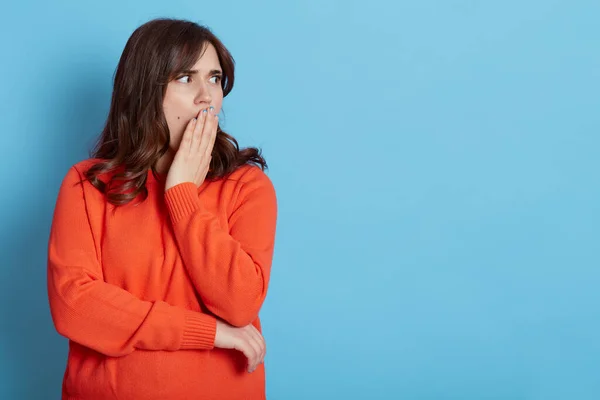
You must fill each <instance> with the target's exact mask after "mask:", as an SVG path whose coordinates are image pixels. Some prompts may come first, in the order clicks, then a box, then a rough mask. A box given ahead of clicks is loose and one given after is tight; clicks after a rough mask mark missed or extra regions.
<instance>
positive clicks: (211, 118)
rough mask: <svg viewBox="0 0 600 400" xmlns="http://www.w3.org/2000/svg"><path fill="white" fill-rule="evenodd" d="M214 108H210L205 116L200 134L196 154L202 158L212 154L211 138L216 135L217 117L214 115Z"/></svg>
mask: <svg viewBox="0 0 600 400" xmlns="http://www.w3.org/2000/svg"><path fill="white" fill-rule="evenodd" d="M214 110H215V109H214V107H210V109H209V111H208V112H207V113H204V114H206V121H205V123H204V126H203V129H202V133H201V134H200V142H199V143H198V152H199V154H201V155H202V157H210V154H211V152H212V144H213V143H214V141H213V136H214V134H215V133H216V128H217V124H218V119H219V118H218V117H217V116H216V115H215V114H214Z"/></svg>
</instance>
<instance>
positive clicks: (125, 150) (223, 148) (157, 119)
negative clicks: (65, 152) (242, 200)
mask: <svg viewBox="0 0 600 400" xmlns="http://www.w3.org/2000/svg"><path fill="white" fill-rule="evenodd" d="M209 43H210V44H212V45H213V46H214V48H215V49H216V51H217V55H218V57H219V62H220V64H221V68H222V69H223V79H222V80H221V86H222V88H223V97H225V96H227V95H228V94H229V93H230V92H231V89H232V88H233V81H234V64H235V62H234V59H233V57H232V56H231V54H230V53H229V51H228V50H227V48H225V46H224V45H223V43H221V41H220V40H219V39H218V38H217V37H216V36H215V35H214V34H213V33H212V32H211V30H210V29H209V28H208V27H205V26H201V25H198V24H196V23H195V22H191V21H186V20H179V19H167V18H159V19H153V20H151V21H148V22H146V23H145V24H143V25H141V26H140V27H138V28H137V29H136V30H135V31H134V32H133V34H132V35H131V37H130V38H129V40H128V41H127V44H126V45H125V49H124V50H123V54H122V55H121V58H120V60H119V65H118V66H117V70H116V72H115V76H114V87H113V93H112V100H111V104H110V111H109V113H108V117H107V119H106V125H105V126H104V129H103V130H102V134H101V135H100V137H99V139H98V141H97V143H96V145H95V147H94V149H93V150H92V152H91V154H90V155H91V157H93V158H97V159H100V161H98V162H97V163H95V164H94V165H92V166H91V167H90V168H89V169H88V170H87V171H86V172H85V177H86V179H87V180H89V181H90V183H91V184H92V185H94V187H96V188H97V189H98V190H100V191H101V192H102V193H103V194H104V195H105V196H106V197H107V199H108V201H109V202H110V203H111V204H114V205H116V206H121V205H125V204H127V203H129V202H130V201H132V200H133V199H135V198H136V197H137V196H138V195H140V194H142V197H143V198H142V201H143V200H145V199H146V197H147V196H148V190H147V188H146V180H147V176H148V171H149V170H151V171H152V173H153V174H154V175H155V176H157V177H158V174H157V171H156V163H157V161H158V160H159V159H160V158H161V157H162V156H163V155H164V154H165V153H166V152H167V151H168V150H169V142H170V133H169V127H168V125H167V120H166V118H165V115H164V113H163V98H164V95H165V92H166V89H167V84H168V83H169V82H170V81H172V80H173V79H176V78H177V76H180V75H181V74H182V72H183V71H185V70H189V69H191V68H192V67H193V65H194V64H195V63H196V61H197V60H198V58H199V57H200V55H201V54H202V52H203V51H204V48H205V47H206V46H207V45H208V44H209ZM244 164H255V165H257V166H260V167H261V168H262V169H263V170H265V168H267V163H266V161H265V159H264V158H263V157H262V155H261V151H260V150H259V149H257V148H254V147H250V148H245V149H242V150H240V148H239V145H238V142H237V141H236V140H235V138H234V137H232V136H230V135H228V134H227V133H225V132H224V131H223V130H221V127H220V126H219V127H218V129H217V137H216V140H215V145H214V148H213V152H212V160H211V163H210V167H209V172H208V173H207V176H206V179H208V180H216V179H220V178H224V177H227V176H228V175H229V174H230V173H232V172H233V171H235V170H236V169H237V168H238V167H240V166H242V165H244ZM105 173H109V174H110V176H111V177H110V179H109V180H108V181H107V182H104V181H102V180H100V178H99V175H101V174H105Z"/></svg>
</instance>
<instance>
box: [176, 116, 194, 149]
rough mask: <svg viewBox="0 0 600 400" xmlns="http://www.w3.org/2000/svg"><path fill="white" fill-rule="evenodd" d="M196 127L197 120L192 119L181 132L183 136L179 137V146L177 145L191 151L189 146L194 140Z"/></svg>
mask: <svg viewBox="0 0 600 400" xmlns="http://www.w3.org/2000/svg"><path fill="white" fill-rule="evenodd" d="M196 125H197V120H196V119H194V118H192V119H191V120H190V121H189V122H188V124H187V126H186V127H185V130H184V131H183V136H182V137H181V144H180V145H179V146H180V147H181V146H186V147H188V150H189V149H191V148H192V147H191V144H192V140H193V138H194V130H195V128H196Z"/></svg>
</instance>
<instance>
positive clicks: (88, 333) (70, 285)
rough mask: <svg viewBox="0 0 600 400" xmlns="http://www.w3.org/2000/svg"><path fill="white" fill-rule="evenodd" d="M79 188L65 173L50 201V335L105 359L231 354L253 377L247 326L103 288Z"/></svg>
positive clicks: (255, 359)
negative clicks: (188, 352) (143, 353)
mask: <svg viewBox="0 0 600 400" xmlns="http://www.w3.org/2000/svg"><path fill="white" fill-rule="evenodd" d="M79 180H80V175H79V173H78V172H77V170H76V169H75V168H74V167H73V168H71V169H70V170H69V172H68V173H67V175H66V177H65V178H64V180H63V182H62V185H61V187H60V190H59V193H58V199H57V201H56V207H55V210H54V217H53V220H52V228H51V231H50V239H49V243H48V276H47V278H48V298H49V302H50V311H51V314H52V320H53V321H54V325H55V327H56V330H57V331H58V333H60V334H61V335H63V336H65V337H67V338H68V339H71V340H73V341H74V342H77V343H79V344H82V345H84V346H86V347H89V348H91V349H94V350H96V351H97V352H99V353H102V354H105V355H107V356H112V357H119V356H124V355H127V354H129V353H131V352H133V351H134V350H136V349H144V350H171V351H175V350H185V349H197V350H210V349H212V348H214V347H220V348H228V349H236V350H238V351H241V352H242V353H243V354H244V355H245V356H246V358H247V359H248V370H249V371H250V372H251V371H253V370H254V369H255V368H256V367H257V365H258V364H259V363H260V362H262V360H263V359H264V356H265V344H264V339H263V337H262V335H261V334H260V332H258V331H257V330H256V328H254V326H252V325H251V324H250V325H248V326H245V327H241V328H238V327H233V326H230V325H229V324H226V323H225V322H223V321H220V320H217V319H216V318H215V317H213V316H210V315H207V314H203V313H199V312H195V311H191V310H187V309H184V308H180V307H175V306H171V305H169V304H167V303H165V302H163V301H155V302H150V301H142V300H141V299H139V298H137V297H135V296H134V295H133V294H131V293H129V292H128V291H126V290H124V289H122V288H120V287H118V286H115V285H111V284H109V283H106V282H104V280H103V276H102V268H101V266H100V263H99V262H98V257H97V254H96V248H95V245H94V240H93V236H92V230H91V228H90V223H89V220H88V216H87V212H86V203H85V198H84V193H83V188H82V186H81V185H80V184H79V183H78V182H79Z"/></svg>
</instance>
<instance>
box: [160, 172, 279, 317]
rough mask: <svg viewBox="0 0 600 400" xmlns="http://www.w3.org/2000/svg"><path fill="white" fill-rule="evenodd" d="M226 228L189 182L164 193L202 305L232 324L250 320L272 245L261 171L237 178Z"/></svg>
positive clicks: (269, 203) (273, 212)
mask: <svg viewBox="0 0 600 400" xmlns="http://www.w3.org/2000/svg"><path fill="white" fill-rule="evenodd" d="M243 180H244V183H243V184H242V187H241V189H240V193H239V195H238V198H237V201H236V206H235V209H234V211H233V213H232V215H231V217H230V219H229V229H230V231H229V232H227V231H226V230H224V229H222V228H221V226H220V223H219V220H218V219H217V217H216V216H215V215H213V214H212V213H211V212H209V211H208V210H207V209H206V208H205V207H204V206H203V204H202V201H201V200H200V199H199V198H198V192H197V187H196V185H195V184H194V183H191V182H184V183H180V184H178V185H176V186H173V187H171V188H170V189H168V190H167V191H166V192H165V200H166V203H167V207H168V210H169V215H170V218H171V222H172V225H173V229H174V232H175V237H176V240H177V244H178V245H179V249H180V252H181V256H182V258H183V261H184V263H185V265H186V268H187V271H188V273H189V274H190V277H191V279H192V282H193V284H194V286H195V288H196V290H197V292H198V294H199V295H200V298H201V299H202V301H203V302H204V304H205V305H206V307H207V308H208V309H209V310H210V311H211V312H212V313H214V314H215V315H217V316H218V317H220V318H222V319H224V320H225V321H227V322H228V323H230V324H231V325H234V326H238V327H241V326H245V325H248V324H249V323H251V322H252V321H254V320H255V319H256V318H257V316H258V312H259V310H260V308H261V306H262V304H263V302H264V299H265V297H266V294H267V286H268V283H269V276H270V272H271V263H272V258H273V250H274V244H275V228H276V220H277V200H276V195H275V189H274V187H273V184H272V183H271V180H270V179H269V178H268V177H267V175H266V174H265V173H264V172H262V170H260V169H259V168H257V167H252V168H251V169H250V171H249V172H247V173H245V174H244V176H243Z"/></svg>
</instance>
